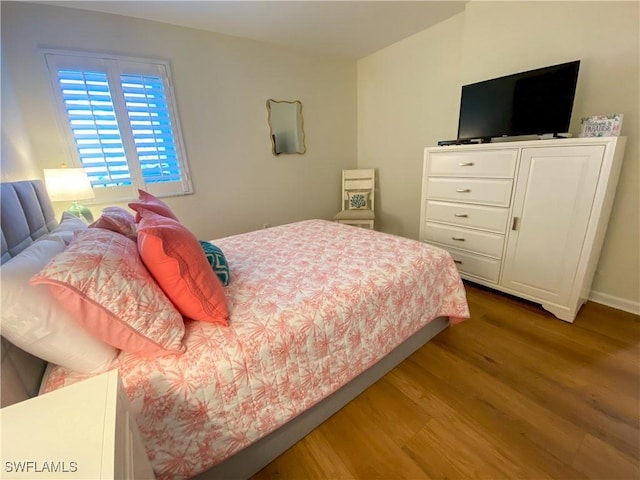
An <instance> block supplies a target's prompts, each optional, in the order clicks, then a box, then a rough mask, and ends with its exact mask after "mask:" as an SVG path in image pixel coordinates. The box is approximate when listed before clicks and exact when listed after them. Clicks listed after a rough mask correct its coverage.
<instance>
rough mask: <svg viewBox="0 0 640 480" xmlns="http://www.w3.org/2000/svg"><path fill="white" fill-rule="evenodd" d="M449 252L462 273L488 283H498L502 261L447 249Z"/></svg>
mask: <svg viewBox="0 0 640 480" xmlns="http://www.w3.org/2000/svg"><path fill="white" fill-rule="evenodd" d="M447 251H448V252H449V253H450V254H451V256H452V257H453V261H454V262H455V263H456V267H458V271H459V272H460V273H462V274H467V275H471V276H473V277H477V278H481V279H483V280H486V281H488V282H492V283H498V278H499V277H500V264H501V262H500V260H496V259H494V258H488V257H483V256H480V255H475V254H473V253H469V252H463V251H461V250H457V249H455V248H447Z"/></svg>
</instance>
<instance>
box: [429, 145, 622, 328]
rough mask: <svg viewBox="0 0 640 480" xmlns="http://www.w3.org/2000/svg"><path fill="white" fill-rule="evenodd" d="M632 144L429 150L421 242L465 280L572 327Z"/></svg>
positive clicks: (479, 146) (591, 274)
mask: <svg viewBox="0 0 640 480" xmlns="http://www.w3.org/2000/svg"><path fill="white" fill-rule="evenodd" d="M625 143H626V138H625V137H602V138H571V139H554V140H533V141H524V142H504V143H502V142H501V143H488V144H477V145H455V146H443V147H433V148H426V149H425V154H424V168H423V179H422V196H421V200H422V207H421V214H420V220H421V223H420V239H421V240H422V241H424V242H428V243H433V244H435V245H438V246H441V247H443V248H445V249H447V250H448V251H449V252H450V253H451V255H452V257H453V259H454V261H455V262H456V264H457V266H458V270H459V271H460V274H461V276H462V277H463V278H465V279H467V280H471V281H473V282H477V283H480V284H483V285H486V286H489V287H492V288H495V289H497V290H500V291H503V292H506V293H510V294H512V295H516V296H519V297H522V298H526V299H528V300H532V301H534V302H537V303H540V304H542V306H543V307H544V308H545V309H546V310H548V311H550V312H551V313H553V314H554V315H555V316H556V317H558V318H560V319H562V320H565V321H569V322H573V320H574V319H575V316H576V314H577V312H578V309H579V308H580V306H581V305H582V304H583V303H584V302H585V301H586V300H587V298H588V296H589V291H590V289H591V283H592V281H593V276H594V274H595V270H596V266H597V263H598V258H599V256H600V250H601V247H602V243H603V241H604V236H605V233H606V228H607V223H608V220H609V215H610V212H611V207H612V204H613V199H614V196H615V190H616V186H617V183H618V177H619V174H620V167H621V165H622V157H623V154H624V147H625Z"/></svg>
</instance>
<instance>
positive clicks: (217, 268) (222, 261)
mask: <svg viewBox="0 0 640 480" xmlns="http://www.w3.org/2000/svg"><path fill="white" fill-rule="evenodd" d="M200 245H201V246H202V249H203V250H204V254H205V256H206V257H207V260H208V261H209V265H211V268H213V271H214V272H216V275H217V276H218V278H219V279H220V281H221V282H222V285H224V286H227V285H229V280H231V276H230V273H229V264H228V263H227V259H226V258H224V253H222V250H220V248H219V247H216V246H215V245H214V244H213V243H210V242H205V241H204V240H200Z"/></svg>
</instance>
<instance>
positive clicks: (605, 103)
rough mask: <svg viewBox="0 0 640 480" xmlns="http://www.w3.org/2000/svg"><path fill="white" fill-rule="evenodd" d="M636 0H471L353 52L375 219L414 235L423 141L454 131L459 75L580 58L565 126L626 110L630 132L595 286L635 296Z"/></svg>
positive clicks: (625, 298) (638, 281) (628, 302)
mask: <svg viewBox="0 0 640 480" xmlns="http://www.w3.org/2000/svg"><path fill="white" fill-rule="evenodd" d="M639 6H640V4H639V3H638V2H469V3H468V4H467V8H466V10H465V12H464V13H461V14H459V15H457V16H456V17H453V18H451V19H449V20H447V21H445V22H442V23H440V24H438V25H436V26H434V27H432V28H429V29H428V30H425V31H423V32H420V33H419V34H417V35H414V36H413V37H410V38H408V39H406V40H404V41H401V42H398V43H396V44H394V45H392V46H390V47H388V48H386V49H384V50H381V51H379V52H376V53H374V54H373V55H370V56H369V57H366V58H364V59H362V60H360V61H359V62H358V127H359V128H358V166H359V167H376V168H378V170H379V175H380V179H379V183H380V194H379V196H378V198H379V200H380V201H379V202H376V210H378V211H379V219H380V221H379V223H378V225H379V226H380V227H381V228H382V229H383V230H385V231H388V232H391V233H396V234H400V235H404V236H408V237H412V238H418V233H419V215H420V201H419V196H420V176H421V170H422V156H423V149H424V147H426V146H433V145H436V144H437V142H438V140H444V139H453V138H456V135H457V122H458V110H459V108H460V104H459V98H460V87H461V85H463V84H466V83H470V82H476V81H480V80H485V79H489V78H493V77H497V76H501V75H506V74H509V73H515V72H518V71H523V70H528V69H532V68H538V67H543V66H546V65H551V64H556V63H562V62H566V61H570V60H575V59H580V60H581V66H580V76H579V81H578V88H577V92H576V100H575V105H574V112H573V118H572V122H571V127H570V130H571V131H572V132H573V133H576V134H577V133H578V132H579V129H580V126H579V119H580V117H582V116H588V115H595V114H606V113H624V115H625V117H624V123H623V132H622V133H623V135H626V136H628V137H629V138H628V143H627V151H626V155H625V160H624V165H623V170H622V175H621V179H620V182H619V185H618V191H617V195H616V200H615V204H614V207H613V214H612V217H611V220H610V224H609V230H608V233H607V237H606V240H605V245H604V249H603V252H602V256H601V259H600V263H599V265H598V271H597V273H596V278H595V281H594V285H593V290H594V291H595V295H596V296H597V297H598V298H600V299H601V300H604V301H607V302H609V303H616V302H617V303H618V304H619V305H621V306H627V307H630V308H631V309H637V308H638V306H639V305H640V298H639V297H640V244H639V241H640V225H639V222H640V211H639V210H640V181H639V180H640V173H639V172H640V168H639V162H640V154H639V152H638V140H639V135H638V133H639V123H638V122H639V117H640V115H639V108H640V107H639V106H640V98H639V95H638V93H639V92H638V85H639V84H640V75H639V70H640V68H639V58H640V54H639V47H640V41H639V40H640V34H639V22H638V18H639V13H640V12H639Z"/></svg>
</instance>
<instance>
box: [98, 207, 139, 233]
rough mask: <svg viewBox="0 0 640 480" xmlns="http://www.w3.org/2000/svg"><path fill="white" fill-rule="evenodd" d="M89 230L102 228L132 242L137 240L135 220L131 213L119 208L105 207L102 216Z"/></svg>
mask: <svg viewBox="0 0 640 480" xmlns="http://www.w3.org/2000/svg"><path fill="white" fill-rule="evenodd" d="M89 228H104V229H105V230H111V231H112V232H117V233H121V234H122V235H124V236H125V237H127V238H130V239H131V240H133V241H136V240H137V239H138V232H137V231H136V219H135V217H134V216H133V214H132V213H130V212H127V211H126V210H125V209H124V208H120V207H107V208H103V209H102V215H100V218H98V219H97V220H96V221H95V222H93V223H92V224H91V225H89Z"/></svg>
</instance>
